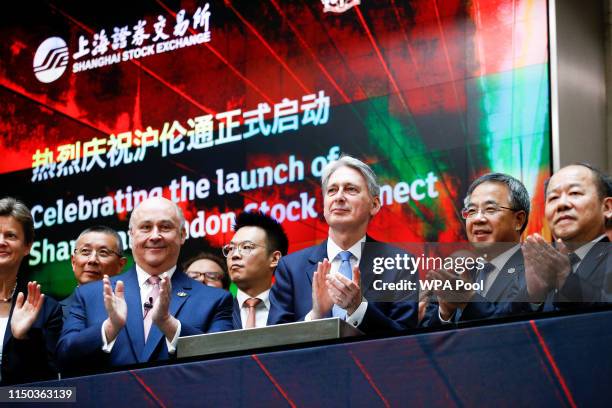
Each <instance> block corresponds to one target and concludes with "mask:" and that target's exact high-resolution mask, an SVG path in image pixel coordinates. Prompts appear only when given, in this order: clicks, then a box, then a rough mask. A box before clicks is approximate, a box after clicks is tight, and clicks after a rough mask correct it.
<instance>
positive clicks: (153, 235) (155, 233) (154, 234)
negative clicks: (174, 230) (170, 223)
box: [149, 227, 161, 239]
mask: <svg viewBox="0 0 612 408" xmlns="http://www.w3.org/2000/svg"><path fill="white" fill-rule="evenodd" d="M160 237H161V232H160V230H159V228H158V227H153V229H152V230H151V235H149V239H159V238H160Z"/></svg>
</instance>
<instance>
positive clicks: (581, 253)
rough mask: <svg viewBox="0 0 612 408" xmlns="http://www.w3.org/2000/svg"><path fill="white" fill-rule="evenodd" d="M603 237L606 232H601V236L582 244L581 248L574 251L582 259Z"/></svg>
mask: <svg viewBox="0 0 612 408" xmlns="http://www.w3.org/2000/svg"><path fill="white" fill-rule="evenodd" d="M603 237H604V234H601V235H600V236H598V237H597V238H595V239H594V240H592V241H591V242H587V243H586V244H584V245H583V246H581V247H580V248H578V249H577V250H575V251H574V253H575V254H576V255H578V256H579V257H580V261H582V260H583V259H584V257H585V256H586V254H588V253H589V251H590V250H591V248H593V246H594V245H595V244H596V243H598V242H599V241H600V240H601V239H602V238H603Z"/></svg>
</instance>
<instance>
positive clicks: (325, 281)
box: [311, 259, 362, 320]
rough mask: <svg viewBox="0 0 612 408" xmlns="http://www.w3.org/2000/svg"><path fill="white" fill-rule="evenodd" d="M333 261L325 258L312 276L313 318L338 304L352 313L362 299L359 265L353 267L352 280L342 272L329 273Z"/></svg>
mask: <svg viewBox="0 0 612 408" xmlns="http://www.w3.org/2000/svg"><path fill="white" fill-rule="evenodd" d="M330 270H331V263H330V262H329V261H328V260H327V259H324V260H323V261H322V262H319V263H318V264H317V270H316V271H315V272H314V274H313V276H312V315H311V317H312V319H313V320H314V319H321V318H323V317H325V316H327V314H328V313H329V312H330V310H331V309H332V307H333V306H334V304H335V305H337V306H338V307H341V308H342V309H344V310H346V313H347V315H349V316H350V315H352V314H353V313H354V312H355V310H357V308H358V307H359V305H360V304H361V301H362V296H361V288H360V286H359V285H360V284H359V282H360V279H361V272H360V270H359V266H354V267H353V279H352V280H350V279H348V278H347V277H346V276H343V275H342V274H341V273H339V272H338V273H333V274H331V273H329V271H330Z"/></svg>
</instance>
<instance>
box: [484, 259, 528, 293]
mask: <svg viewBox="0 0 612 408" xmlns="http://www.w3.org/2000/svg"><path fill="white" fill-rule="evenodd" d="M523 262H524V261H523V252H522V251H521V250H520V248H519V249H518V250H517V251H516V252H515V253H514V254H513V255H512V256H511V257H510V259H508V261H507V262H506V264H505V265H504V266H503V267H502V269H501V270H500V271H499V273H498V274H497V278H496V279H495V281H494V282H493V285H491V288H490V289H489V292H488V293H487V296H486V298H487V299H488V300H489V301H491V302H499V301H500V300H501V299H500V297H501V295H502V294H503V293H504V292H505V291H506V289H507V288H508V286H510V285H512V284H513V283H515V282H517V281H518V280H517V276H518V274H519V273H521V271H522V270H523V269H524V265H523Z"/></svg>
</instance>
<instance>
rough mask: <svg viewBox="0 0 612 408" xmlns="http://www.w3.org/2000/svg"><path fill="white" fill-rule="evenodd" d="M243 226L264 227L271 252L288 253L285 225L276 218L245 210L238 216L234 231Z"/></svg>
mask: <svg viewBox="0 0 612 408" xmlns="http://www.w3.org/2000/svg"><path fill="white" fill-rule="evenodd" d="M242 227H259V228H261V229H263V230H264V231H265V232H266V239H267V240H268V249H269V250H270V252H274V251H280V253H281V254H282V255H283V256H284V255H287V251H288V250H289V239H288V238H287V234H285V230H283V227H282V226H281V225H280V224H279V223H278V221H276V220H275V219H274V218H272V217H269V216H267V215H265V214H263V213H261V212H258V211H252V212H247V211H244V212H242V213H240V214H238V216H237V217H236V222H235V224H234V231H238V230H239V229H240V228H242Z"/></svg>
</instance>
